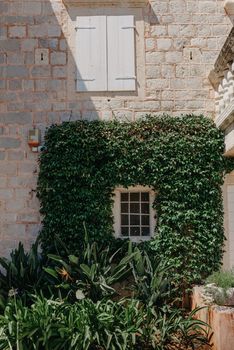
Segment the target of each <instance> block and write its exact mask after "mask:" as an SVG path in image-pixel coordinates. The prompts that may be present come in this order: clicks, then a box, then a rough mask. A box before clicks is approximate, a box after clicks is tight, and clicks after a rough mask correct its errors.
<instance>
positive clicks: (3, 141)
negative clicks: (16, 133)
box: [0, 136, 21, 148]
mask: <svg viewBox="0 0 234 350" xmlns="http://www.w3.org/2000/svg"><path fill="white" fill-rule="evenodd" d="M20 145H21V142H20V140H18V139H15V138H13V137H6V136H0V148H19V147H20Z"/></svg>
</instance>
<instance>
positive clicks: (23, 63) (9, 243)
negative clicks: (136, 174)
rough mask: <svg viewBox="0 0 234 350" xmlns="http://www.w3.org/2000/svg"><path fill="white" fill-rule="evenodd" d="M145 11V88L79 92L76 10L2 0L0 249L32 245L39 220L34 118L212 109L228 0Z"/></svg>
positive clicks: (162, 4)
mask: <svg viewBox="0 0 234 350" xmlns="http://www.w3.org/2000/svg"><path fill="white" fill-rule="evenodd" d="M126 3H127V1H126V2H125V6H127V5H126ZM76 11H78V12H79V11H85V9H83V10H82V9H80V10H79V9H76ZM94 11H95V10H94ZM99 11H100V9H99ZM139 11H140V13H141V19H139V22H141V23H142V25H143V28H144V38H143V37H142V38H139V41H140V43H141V47H143V48H144V52H143V57H141V65H140V67H138V70H139V71H140V72H141V73H140V74H141V87H140V88H141V92H140V93H137V94H127V93H124V94H113V93H110V94H107V93H106V94H92V93H85V94H79V93H77V92H75V84H74V81H73V79H72V75H73V74H74V69H73V68H74V67H73V68H72V64H70V63H69V62H71V61H72V47H71V45H72V44H71V43H70V40H71V36H72V35H73V34H72V33H71V26H72V18H71V12H72V10H69V9H68V8H67V7H65V6H64V3H63V1H62V0H34V1H30V0H22V1H20V0H17V1H16V0H8V1H2V0H1V2H0V242H1V243H0V255H8V253H9V251H10V250H11V249H12V248H14V247H15V246H16V245H17V243H18V241H19V240H21V241H23V242H24V243H25V244H26V246H27V247H28V246H29V244H30V243H31V242H32V240H34V239H35V237H36V235H37V232H38V229H39V224H40V218H39V203H38V201H37V199H36V195H35V191H34V190H35V187H36V179H37V155H35V154H33V153H32V152H31V151H30V149H29V147H28V145H27V134H28V130H29V129H30V128H32V126H33V125H34V126H36V127H38V128H40V129H41V130H42V131H43V130H44V129H45V128H46V126H48V125H50V124H52V123H57V122H61V121H63V120H69V119H70V120H75V119H80V118H87V119H93V118H101V119H109V118H113V117H115V118H118V119H123V118H127V119H128V120H134V119H136V118H139V117H140V116H142V115H144V114H145V113H148V112H154V113H162V112H168V113H170V114H180V113H190V112H195V113H204V114H206V115H210V116H212V117H213V116H214V112H215V105H214V90H213V87H212V86H211V84H210V82H209V80H208V74H209V72H210V71H211V69H212V68H213V65H214V62H215V60H216V58H217V56H218V54H219V52H220V50H221V47H222V45H223V43H224V41H225V39H226V37H227V35H228V33H229V32H230V30H231V26H232V24H231V21H230V18H229V17H228V16H227V15H226V13H225V11H224V8H223V1H222V0H209V1H206V0H200V1H199V0H193V1H185V0H171V1H169V0H157V1H150V5H148V6H146V7H144V8H142V9H140V10H139ZM38 49H44V51H43V52H44V57H45V61H44V62H43V64H41V63H40V61H39V60H38V54H40V52H41V50H39V51H38ZM136 54H137V55H138V54H141V53H138V52H137V53H136ZM73 59H74V58H73ZM72 90H73V91H72Z"/></svg>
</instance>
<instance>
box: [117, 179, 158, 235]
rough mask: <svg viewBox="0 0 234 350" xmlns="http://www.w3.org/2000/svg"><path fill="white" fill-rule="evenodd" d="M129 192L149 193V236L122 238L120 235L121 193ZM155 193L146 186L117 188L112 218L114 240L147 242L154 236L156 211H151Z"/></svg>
mask: <svg viewBox="0 0 234 350" xmlns="http://www.w3.org/2000/svg"><path fill="white" fill-rule="evenodd" d="M129 192H148V193H149V215H150V234H149V236H122V235H121V193H129ZM155 197H156V192H155V191H154V190H153V189H152V188H151V187H148V186H141V185H137V186H130V187H128V188H124V187H117V188H115V190H114V203H113V218H114V234H115V237H116V238H121V239H130V240H131V241H133V242H144V241H149V240H150V239H151V238H152V237H153V236H154V235H155V227H156V211H155V210H154V209H153V203H154V201H155Z"/></svg>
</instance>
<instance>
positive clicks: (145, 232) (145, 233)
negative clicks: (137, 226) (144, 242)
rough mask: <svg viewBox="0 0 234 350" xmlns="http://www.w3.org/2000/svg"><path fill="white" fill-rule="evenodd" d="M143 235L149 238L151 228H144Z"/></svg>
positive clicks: (142, 229)
mask: <svg viewBox="0 0 234 350" xmlns="http://www.w3.org/2000/svg"><path fill="white" fill-rule="evenodd" d="M141 235H142V236H149V235H150V228H149V227H142V228H141Z"/></svg>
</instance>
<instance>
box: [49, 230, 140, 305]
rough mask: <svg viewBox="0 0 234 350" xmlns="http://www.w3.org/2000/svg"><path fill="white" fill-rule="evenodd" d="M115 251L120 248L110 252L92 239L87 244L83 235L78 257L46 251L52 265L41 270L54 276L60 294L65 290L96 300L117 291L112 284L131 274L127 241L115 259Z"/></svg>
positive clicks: (78, 296)
mask: <svg viewBox="0 0 234 350" xmlns="http://www.w3.org/2000/svg"><path fill="white" fill-rule="evenodd" d="M119 252H120V249H118V250H117V251H115V252H114V253H113V254H112V252H111V251H110V246H109V245H107V246H106V247H105V248H103V246H98V244H97V243H96V242H93V243H89V240H88V236H87V234H86V239H85V245H84V249H83V251H82V252H81V253H80V255H79V256H78V257H77V256H75V255H69V256H68V258H67V259H65V258H62V257H61V256H58V255H53V254H49V255H48V257H49V258H50V259H51V260H52V261H53V262H54V263H55V266H54V268H53V267H52V266H50V267H46V268H44V270H45V271H46V272H47V273H48V274H49V275H50V276H51V277H53V278H54V280H55V284H56V283H57V288H59V290H60V293H61V295H64V291H65V293H67V295H66V296H67V297H69V298H73V299H75V297H76V298H77V299H83V298H85V297H88V298H90V299H92V300H93V301H94V302H96V301H98V300H101V299H102V298H106V297H111V296H113V295H116V294H118V293H117V292H116V290H115V289H114V288H113V285H114V284H115V283H117V282H121V281H123V280H124V279H125V278H126V277H128V276H129V275H130V274H131V266H130V262H131V260H132V259H133V256H134V253H133V252H132V249H131V244H129V250H128V252H127V253H126V254H125V256H124V257H123V258H122V259H121V260H120V261H119V262H116V261H115V257H116V256H117V255H118V254H119ZM58 265H59V266H58ZM64 296H65V295H64Z"/></svg>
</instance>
